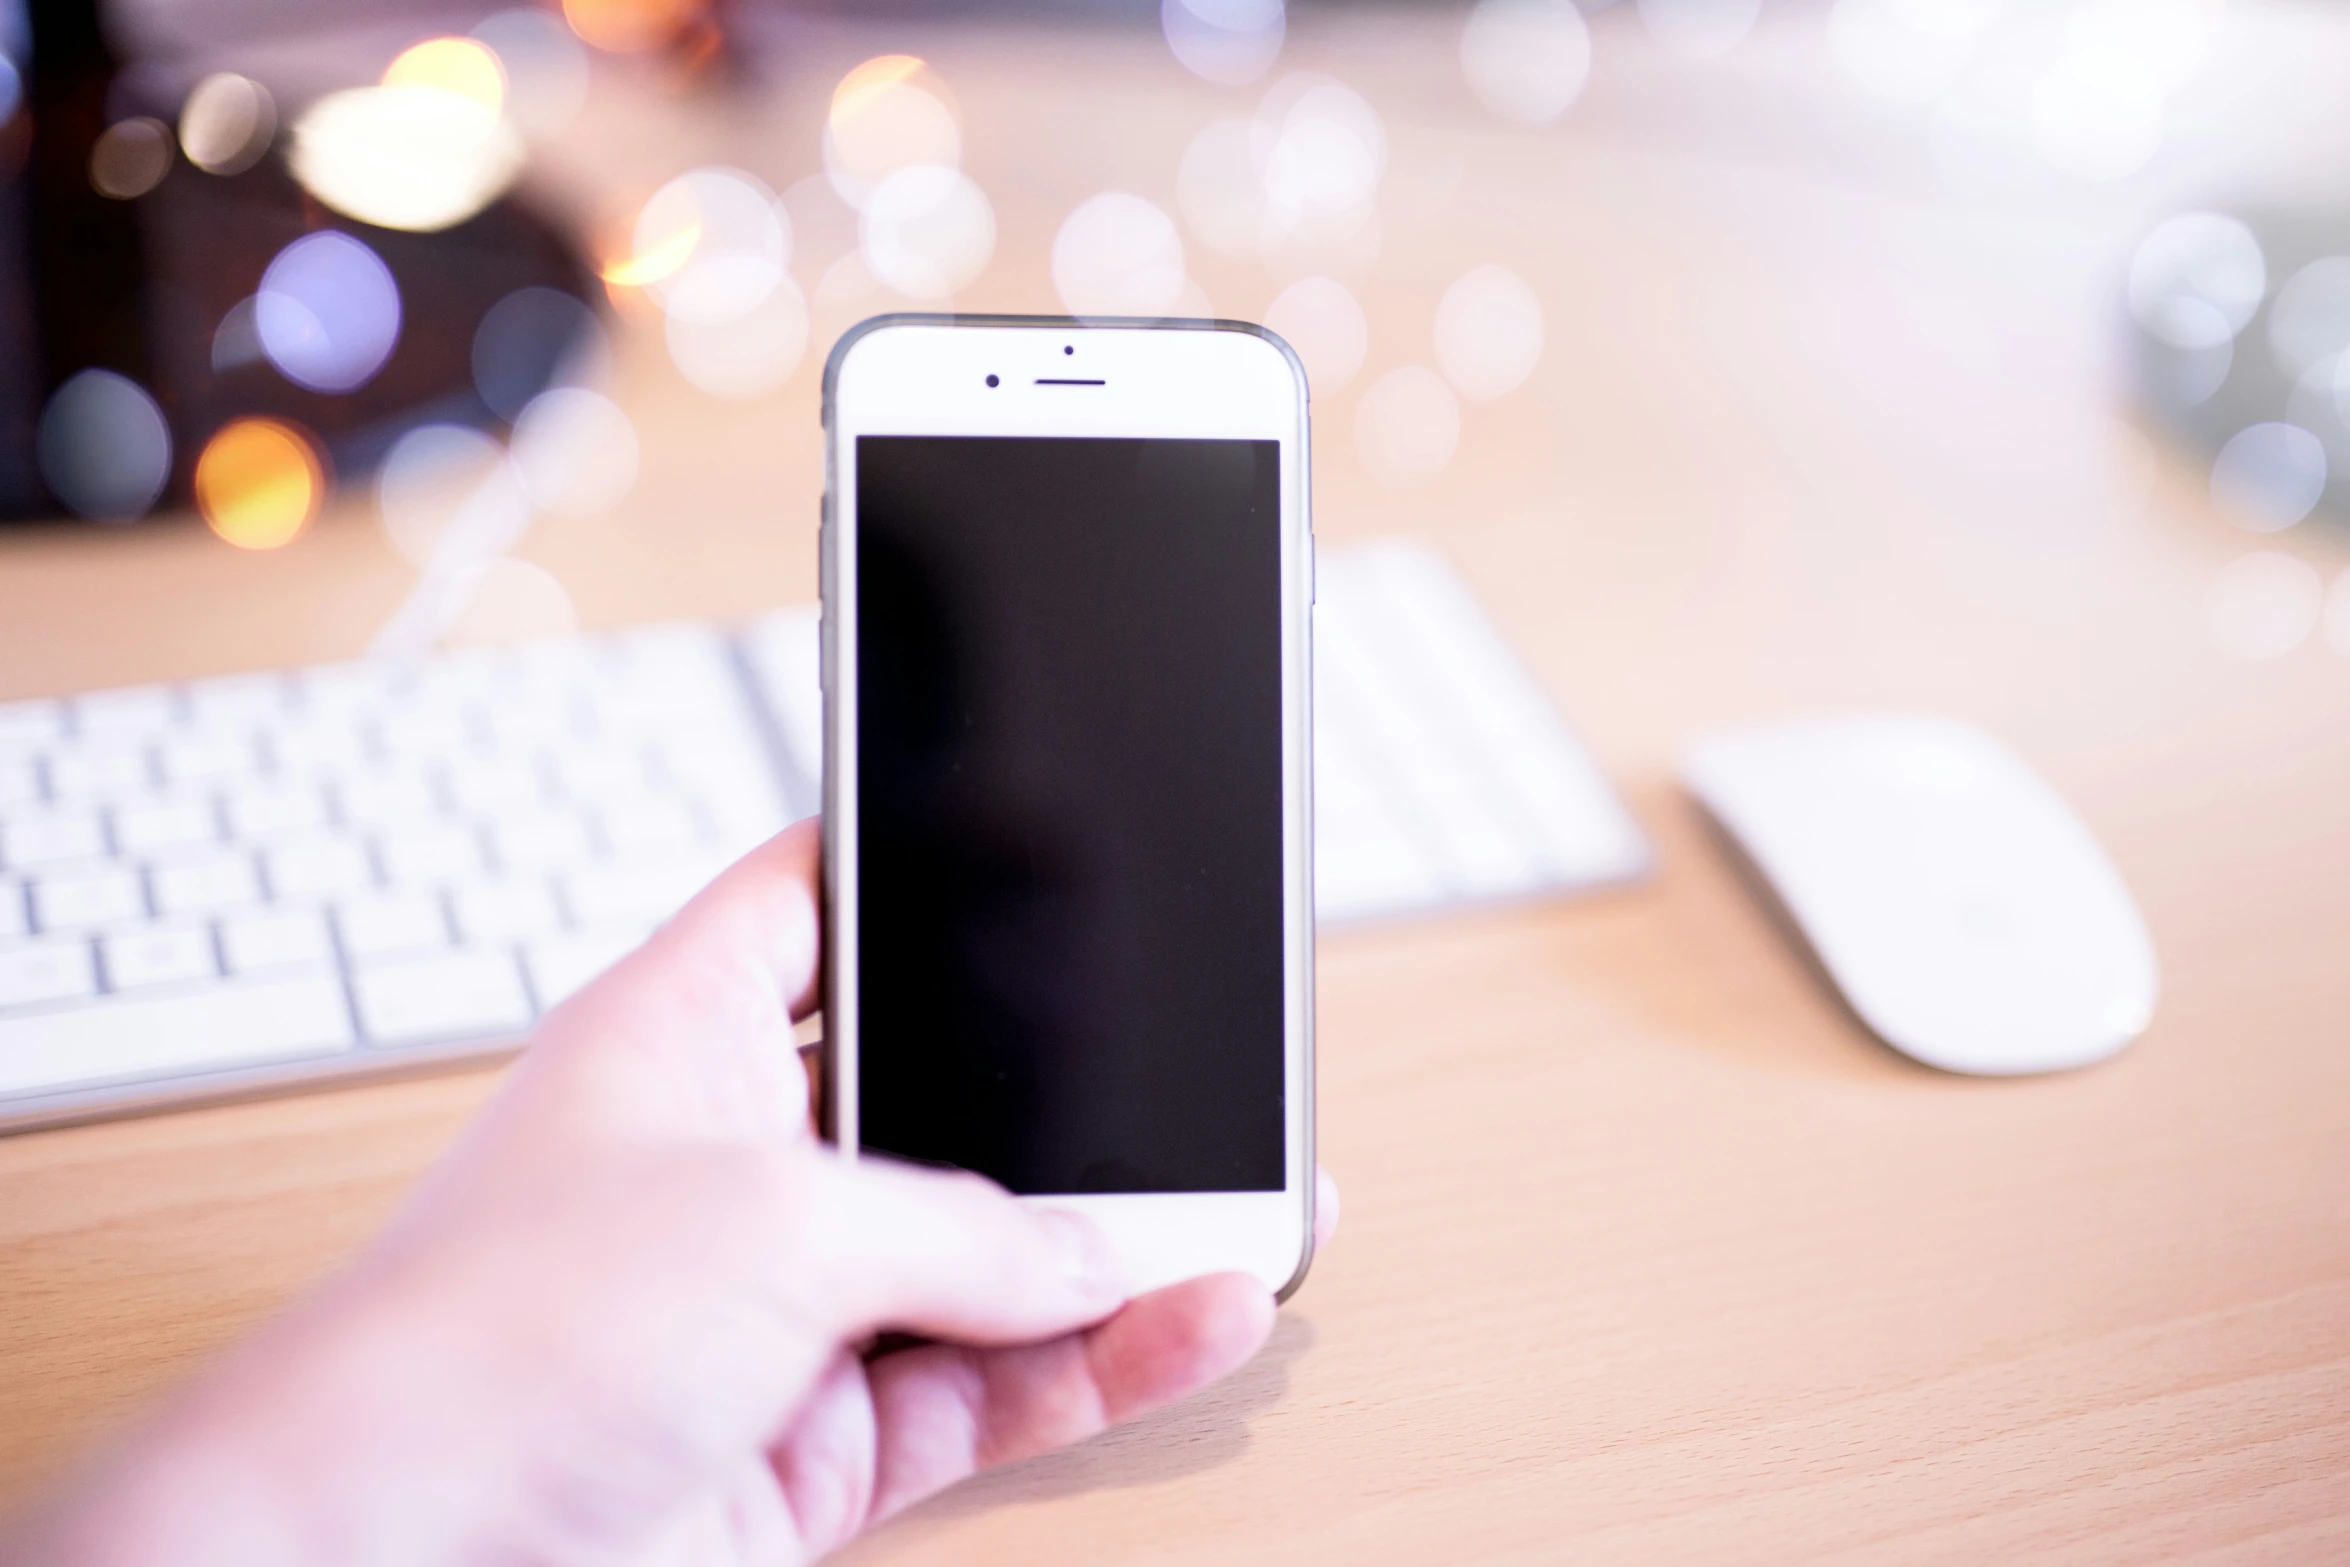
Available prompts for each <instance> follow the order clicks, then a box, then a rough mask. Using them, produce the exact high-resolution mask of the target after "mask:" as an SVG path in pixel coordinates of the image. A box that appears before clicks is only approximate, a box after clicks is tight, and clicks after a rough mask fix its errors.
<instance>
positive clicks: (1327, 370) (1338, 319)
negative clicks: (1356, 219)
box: [1265, 276, 1371, 397]
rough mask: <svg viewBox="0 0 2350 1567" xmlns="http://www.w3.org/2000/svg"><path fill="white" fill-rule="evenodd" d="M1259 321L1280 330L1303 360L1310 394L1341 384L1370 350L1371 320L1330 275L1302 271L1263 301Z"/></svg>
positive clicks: (1349, 378)
mask: <svg viewBox="0 0 2350 1567" xmlns="http://www.w3.org/2000/svg"><path fill="white" fill-rule="evenodd" d="M1265 325H1267V326H1268V327H1271V328H1272V329H1273V330H1274V331H1275V332H1278V333H1280V334H1281V336H1282V338H1283V339H1284V340H1285V341H1287V342H1288V344H1289V346H1290V347H1292V348H1294V349H1296V350H1297V356H1298V358H1300V359H1302V360H1303V361H1305V367H1306V381H1307V384H1308V385H1309V386H1310V387H1311V388H1312V391H1313V395H1314V396H1316V397H1326V396H1328V395H1329V394H1330V393H1332V392H1336V391H1338V390H1340V389H1341V388H1343V387H1344V386H1345V385H1346V384H1347V383H1348V382H1349V381H1352V380H1353V379H1354V378H1355V372H1356V371H1358V370H1360V369H1362V367H1363V356H1364V354H1366V353H1367V352H1369V351H1370V346H1371V323H1370V319H1369V318H1368V317H1367V316H1365V315H1364V314H1363V307H1362V304H1361V303H1360V302H1359V301H1358V300H1357V299H1356V298H1355V297H1354V295H1353V294H1352V293H1351V292H1349V291H1348V289H1347V286H1346V285H1345V284H1343V283H1341V282H1338V281H1337V280H1336V279H1334V278H1326V277H1319V276H1317V277H1303V278H1299V279H1298V280H1297V281H1296V282H1294V283H1292V284H1290V285H1289V286H1288V287H1287V288H1285V289H1283V290H1282V291H1281V292H1280V293H1279V294H1277V295H1275V296H1274V297H1273V303H1272V304H1270V305H1268V306H1266V307H1265Z"/></svg>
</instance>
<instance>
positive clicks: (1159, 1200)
mask: <svg viewBox="0 0 2350 1567" xmlns="http://www.w3.org/2000/svg"><path fill="white" fill-rule="evenodd" d="M991 375H992V376H994V377H996V381H997V384H995V385H993V386H990V385H989V384H988V380H987V378H988V377H989V376H991ZM824 417H825V427H826V441H825V498H824V515H823V533H822V541H823V542H822V548H821V557H822V568H821V574H822V577H823V600H824V618H823V628H822V636H821V641H822V647H823V657H822V666H823V670H824V758H825V760H824V837H825V851H826V852H825V865H826V886H825V903H826V910H825V912H826V958H827V961H826V964H825V978H824V1008H825V1055H826V1068H827V1070H826V1116H825V1120H826V1123H827V1126H828V1128H829V1129H830V1131H831V1133H832V1135H833V1137H834V1139H835V1142H836V1143H837V1145H838V1147H839V1149H840V1151H841V1153H842V1155H843V1156H844V1157H847V1158H851V1159H853V1158H856V1157H857V1156H858V1152H859V1150H858V1144H857V1125H858V1115H857V1106H858V1080H857V1065H858V1063H857V1014H856V996H855V987H854V986H853V985H851V984H848V983H846V977H847V976H849V975H853V974H854V973H855V972H856V966H857V958H858V954H857V907H858V903H857V899H858V884H857V866H856V862H855V857H854V854H853V852H852V851H853V846H854V844H855V841H856V825H857V824H856V791H855V788H854V786H853V780H854V777H855V769H856V765H857V752H856V710H857V708H856V704H857V691H856V660H855V658H854V657H853V656H852V654H851V651H850V650H851V649H852V648H853V647H854V646H855V639H856V632H857V628H856V619H855V616H856V603H855V591H854V590H855V585H856V571H857V547H856V534H855V529H854V526H853V519H854V517H855V512H856V483H857V475H856V443H857V439H858V437H860V436H865V435H1004V436H1096V437H1120V436H1124V437H1165V438H1194V439H1215V438H1222V439H1241V440H1273V441H1278V442H1279V443H1280V453H1281V459H1280V460H1281V469H1280V477H1281V512H1282V515H1281V590H1282V593H1281V603H1282V613H1281V711H1282V738H1281V760H1282V767H1281V773H1282V827H1283V831H1282V839H1283V848H1284V864H1283V875H1282V885H1283V922H1282V923H1283V953H1284V975H1285V982H1284V992H1285V995H1286V997H1287V1005H1286V1009H1285V1021H1284V1035H1285V1039H1284V1047H1283V1051H1282V1056H1283V1089H1284V1092H1283V1105H1284V1109H1285V1117H1284V1119H1285V1125H1284V1146H1285V1148H1286V1151H1287V1157H1286V1168H1285V1175H1284V1182H1285V1184H1284V1186H1283V1189H1282V1190H1280V1191H1278V1192H1198V1193H1194V1192H1182V1193H1137V1194H1116V1195H1093V1194H1069V1195H1050V1196H1039V1197H1033V1198H1028V1199H1024V1200H1026V1201H1030V1202H1035V1203H1038V1204H1042V1205H1045V1206H1050V1207H1055V1208H1067V1209H1074V1210H1077V1211H1080V1212H1083V1213H1085V1214H1087V1215H1089V1216H1091V1217H1092V1218H1093V1219H1094V1220H1095V1221H1096V1222H1098V1223H1099V1224H1101V1225H1102V1227H1103V1228H1104V1229H1105V1230H1106V1231H1108V1233H1109V1235H1110V1237H1111V1239H1112V1241H1113V1243H1114V1244H1115V1245H1116V1246H1117V1248H1118V1251H1119V1254H1120V1256H1121V1258H1122V1259H1123V1260H1124V1262H1125V1264H1126V1268H1127V1272H1128V1279H1129V1282H1130V1283H1131V1284H1132V1285H1133V1287H1134V1288H1135V1289H1136V1290H1138V1291H1140V1290H1145V1289H1152V1288H1156V1287H1158V1286H1160V1285H1162V1284H1168V1283H1172V1282H1175V1281H1176V1280H1179V1279H1184V1278H1190V1277H1194V1276H1196V1275H1198V1274H1201V1273H1209V1272H1219V1271H1226V1270H1233V1271H1242V1272H1247V1273H1251V1274H1254V1275H1255V1276H1256V1277H1257V1278H1259V1279H1261V1280H1263V1281H1264V1283H1265V1285H1266V1286H1267V1288H1269V1289H1272V1290H1274V1291H1276V1292H1277V1293H1278V1294H1279V1295H1280V1296H1282V1297H1283V1298H1286V1297H1287V1296H1288V1295H1289V1294H1290V1293H1291V1292H1292V1291H1294V1290H1295V1289H1296V1287H1297V1286H1298V1284H1299V1283H1300V1282H1302V1281H1303V1279H1304V1277H1305V1271H1306V1268H1307V1266H1308V1264H1309V1263H1310V1262H1311V1260H1312V1251H1313V1239H1312V1237H1313V1203H1314V1006H1313V983H1314V963H1313V941H1314V915H1313V865H1312V847H1313V746H1312V736H1313V726H1312V706H1311V704H1312V669H1311V662H1310V660H1311V639H1310V635H1309V627H1310V614H1311V608H1312V603H1313V535H1312V525H1311V500H1310V494H1309V472H1310V470H1309V464H1308V455H1307V436H1308V432H1307V412H1306V383H1305V372H1304V370H1303V368H1302V367H1301V366H1300V365H1299V364H1298V361H1297V356H1296V355H1295V354H1294V353H1293V352H1291V351H1290V349H1289V347H1288V345H1287V344H1285V343H1283V342H1281V340H1280V339H1279V338H1277V337H1274V336H1272V334H1270V333H1268V332H1265V331H1264V330H1263V329H1262V328H1260V327H1255V326H1249V325H1245V324H1242V323H1237V322H1220V321H1219V322H1210V321H1193V322H1090V323H1081V322H1078V321H1073V320H1066V319H1061V318H1054V317H972V316H962V317H948V316H883V317H878V318H876V319H874V320H871V321H867V322H864V323H862V324H860V325H859V326H857V327H855V328H853V329H852V330H851V331H850V332H848V333H847V334H846V335H844V336H843V337H842V338H841V340H840V342H839V344H838V345H837V346H836V347H835V348H834V349H833V352H832V357H831V359H830V362H829V363H828V364H827V365H826V367H825V383H824ZM844 519H848V520H846V521H844Z"/></svg>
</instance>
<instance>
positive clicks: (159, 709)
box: [73, 686, 179, 735]
mask: <svg viewBox="0 0 2350 1567" xmlns="http://www.w3.org/2000/svg"><path fill="white" fill-rule="evenodd" d="M178 717H179V703H178V702H177V701H176V700H174V698H173V697H172V694H171V688H170V687H169V686H124V687H122V688H121V689H120V690H116V691H86V692H84V693H83V694H82V695H80V696H77V697H75V698H74V699H73V719H74V727H75V729H77V730H78V731H80V732H81V733H82V734H85V735H95V734H123V733H136V734H153V733H154V732H155V731H157V730H159V729H168V728H169V727H171V725H172V723H173V722H174V721H175V720H176V719H177V718H178Z"/></svg>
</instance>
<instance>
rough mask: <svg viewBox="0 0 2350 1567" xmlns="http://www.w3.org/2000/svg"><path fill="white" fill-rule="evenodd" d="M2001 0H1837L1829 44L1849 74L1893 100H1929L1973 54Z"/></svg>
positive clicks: (1869, 89)
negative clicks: (1978, 39) (1985, 26)
mask: <svg viewBox="0 0 2350 1567" xmlns="http://www.w3.org/2000/svg"><path fill="white" fill-rule="evenodd" d="M1998 7H1999V0H1836V6H1835V9H1834V10H1832V11H1831V12H1829V14H1828V47H1829V49H1830V50H1831V51H1832V52H1833V53H1834V54H1835V56H1836V63H1837V64H1838V65H1840V66H1842V67H1843V69H1844V72H1845V74H1846V75H1847V76H1850V77H1851V78H1852V80H1853V81H1854V82H1856V83H1858V84H1859V86H1860V87H1861V88H1862V89H1863V90H1865V91H1867V92H1869V93H1871V94H1874V95H1875V96H1876V97H1879V98H1882V99H1885V100H1886V101H1888V102H1891V103H1911V104H1916V103H1929V102H1931V101H1933V100H1934V99H1935V98H1938V97H1940V96H1941V95H1942V94H1943V93H1945V92H1947V91H1949V90H1950V87H1951V85H1952V84H1953V83H1955V82H1956V81H1957V80H1958V78H1959V75H1960V73H1962V72H1963V71H1964V70H1965V69H1966V68H1967V65H1968V63H1969V62H1970V61H1971V60H1973V58H1974V56H1975V49H1976V40H1977V38H1978V37H1979V36H1980V34H1981V33H1982V30H1983V27H1984V24H1985V23H1987V22H1989V21H1990V19H1991V17H1992V15H1993V14H1994V13H1995V12H1996V11H1997V9H1998Z"/></svg>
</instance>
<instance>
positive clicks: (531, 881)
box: [449, 877, 563, 943]
mask: <svg viewBox="0 0 2350 1567" xmlns="http://www.w3.org/2000/svg"><path fill="white" fill-rule="evenodd" d="M449 909H450V912H451V913H452V914H454V915H455V916H456V920H457V939H458V940H460V941H465V942H474V943H484V942H500V941H516V940H519V939H521V938H522V937H525V936H539V935H544V934H546V933H548V932H551V931H554V930H557V929H559V928H560V927H561V926H562V924H563V917H562V914H561V913H560V911H558V910H557V908H556V907H555V895H554V892H553V891H552V890H551V889H550V888H549V887H548V886H547V883H546V881H545V880H544V878H541V877H530V878H527V879H526V878H522V877H515V878H512V879H501V880H497V881H479V882H473V883H470V884H468V885H465V886H461V887H455V888H452V889H451V890H450V893H449Z"/></svg>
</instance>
